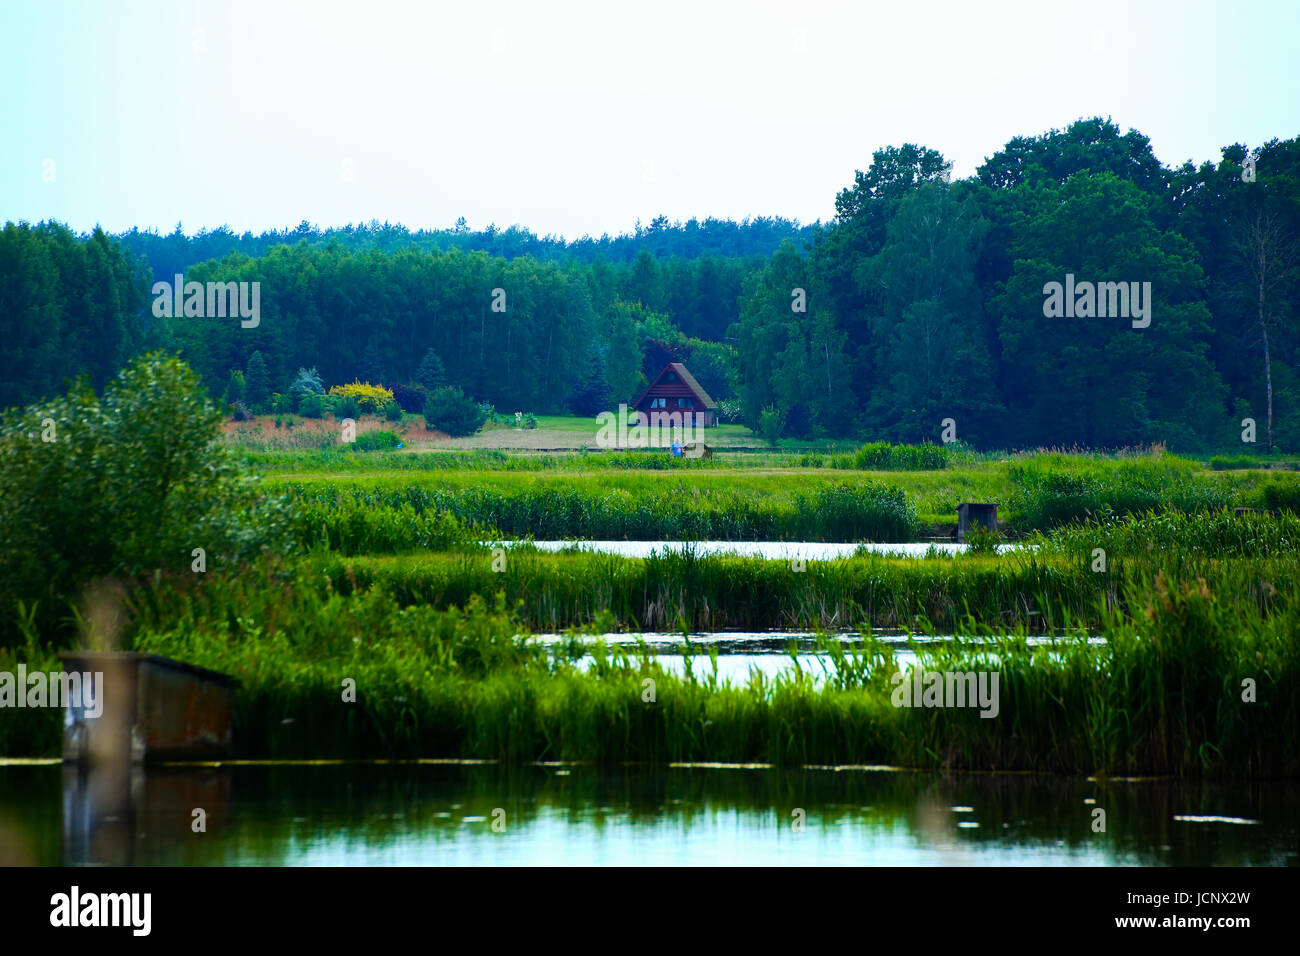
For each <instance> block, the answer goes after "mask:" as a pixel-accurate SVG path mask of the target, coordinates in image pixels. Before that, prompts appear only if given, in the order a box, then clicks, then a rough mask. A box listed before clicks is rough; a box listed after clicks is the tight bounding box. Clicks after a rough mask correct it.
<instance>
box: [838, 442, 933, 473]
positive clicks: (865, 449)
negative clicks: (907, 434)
mask: <svg viewBox="0 0 1300 956" xmlns="http://www.w3.org/2000/svg"><path fill="white" fill-rule="evenodd" d="M853 463H854V465H855V466H856V467H858V468H865V469H871V470H874V471H938V470H939V469H941V468H947V467H948V454H947V451H946V449H943V448H940V447H939V446H938V445H931V444H929V443H927V444H924V445H891V444H890V443H889V442H887V441H877V442H871V443H870V444H868V445H863V446H862V447H861V448H859V449H858V450H857V453H856V454H855V455H854V456H853Z"/></svg>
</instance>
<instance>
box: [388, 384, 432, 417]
mask: <svg viewBox="0 0 1300 956" xmlns="http://www.w3.org/2000/svg"><path fill="white" fill-rule="evenodd" d="M392 392H393V399H394V401H396V402H397V404H398V405H400V406H401V407H402V411H404V412H408V413H410V414H412V415H418V414H420V412H421V410H423V408H424V403H425V402H427V401H428V400H429V392H428V391H427V390H426V389H425V388H423V387H421V386H419V385H394V386H393V387H392Z"/></svg>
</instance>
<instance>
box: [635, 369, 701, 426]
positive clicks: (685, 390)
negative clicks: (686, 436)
mask: <svg viewBox="0 0 1300 956" xmlns="http://www.w3.org/2000/svg"><path fill="white" fill-rule="evenodd" d="M632 410H633V411H637V412H644V413H645V414H646V416H647V418H649V420H650V422H651V423H652V424H653V423H654V421H655V418H654V416H655V415H668V416H673V417H672V418H665V419H663V421H665V422H667V421H674V422H675V421H676V420H677V419H676V415H678V414H680V415H681V416H682V417H681V422H682V424H683V425H692V426H695V427H697V428H698V427H703V426H706V425H716V424H717V423H718V420H717V419H718V403H717V402H715V401H714V400H713V399H711V398H710V397H709V393H708V392H706V391H705V390H704V389H703V387H701V385H700V383H699V382H697V381H695V376H694V375H692V374H691V373H690V372H688V371H687V370H686V366H685V365H683V364H682V363H681V362H669V363H668V364H667V365H665V366H664V369H663V371H662V372H660V373H659V374H658V375H657V376H655V380H654V381H653V382H651V383H650V387H649V388H647V389H646V390H645V391H644V392H643V393H642V395H641V397H640V398H638V399H637V400H636V404H634V405H633V406H632Z"/></svg>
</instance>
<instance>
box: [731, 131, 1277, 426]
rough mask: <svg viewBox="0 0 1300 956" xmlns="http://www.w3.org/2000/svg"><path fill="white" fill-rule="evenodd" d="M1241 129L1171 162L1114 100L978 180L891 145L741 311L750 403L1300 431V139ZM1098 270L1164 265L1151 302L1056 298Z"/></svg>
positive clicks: (1122, 272) (921, 417)
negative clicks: (1246, 141)
mask: <svg viewBox="0 0 1300 956" xmlns="http://www.w3.org/2000/svg"><path fill="white" fill-rule="evenodd" d="M1222 152H1223V159H1222V161H1221V162H1219V163H1209V162H1207V163H1203V164H1202V165H1200V166H1199V167H1198V166H1194V165H1193V164H1191V163H1186V164H1184V165H1182V166H1180V167H1177V168H1168V167H1165V166H1162V165H1161V164H1160V162H1159V161H1158V160H1157V159H1156V157H1155V155H1154V154H1153V152H1152V150H1151V146H1150V142H1149V141H1148V139H1147V138H1146V137H1145V136H1143V135H1141V134H1140V133H1138V132H1137V131H1132V130H1130V131H1129V132H1127V133H1121V131H1120V130H1119V128H1118V127H1117V126H1116V125H1115V124H1113V123H1112V122H1110V121H1109V120H1100V119H1092V120H1080V121H1078V122H1076V123H1074V124H1072V125H1071V126H1069V127H1068V128H1067V129H1065V130H1053V131H1051V132H1049V133H1047V134H1044V135H1042V136H1037V137H1018V138H1016V139H1013V140H1012V141H1011V142H1010V143H1008V144H1007V145H1006V147H1004V148H1003V149H1002V150H1000V151H999V152H997V153H996V154H995V155H994V156H992V157H991V158H989V159H988V160H986V162H985V163H984V164H983V165H982V166H980V167H979V169H978V170H977V171H976V174H975V175H974V176H973V177H971V178H969V179H965V180H959V181H956V182H949V170H948V167H947V164H946V162H945V160H944V157H943V156H942V155H941V154H940V153H938V152H937V151H935V150H932V149H929V148H926V147H923V146H916V145H910V144H909V145H904V146H902V147H891V148H887V149H882V150H879V151H877V152H876V153H875V154H874V156H873V160H872V163H871V165H870V166H869V167H868V169H867V170H866V171H859V172H858V173H857V174H856V176H855V179H854V182H853V185H852V186H850V187H848V188H847V189H845V190H843V191H842V192H841V193H840V194H839V196H838V197H837V200H836V217H835V219H834V221H833V222H832V223H830V224H829V225H828V226H827V227H826V228H823V229H819V230H817V233H816V236H815V238H814V240H813V241H812V242H811V243H809V244H807V246H806V247H805V248H803V249H800V248H797V247H796V246H795V245H794V244H793V243H787V244H785V245H784V246H783V247H782V249H780V250H778V251H777V253H776V254H775V255H774V256H773V257H772V259H771V261H770V262H769V263H768V264H767V266H766V267H765V268H764V269H762V270H760V271H759V272H757V273H755V274H754V275H752V276H751V277H750V279H749V280H748V282H747V284H746V287H745V291H744V294H743V296H742V299H741V316H740V319H739V320H738V321H737V323H736V325H735V326H734V327H733V329H732V330H731V333H730V334H731V337H732V339H733V340H734V342H735V344H736V351H735V355H736V360H737V363H738V364H737V369H736V373H735V375H734V378H733V380H734V382H735V386H736V390H737V392H738V394H739V397H740V399H741V402H742V405H743V408H744V416H745V419H746V421H748V422H750V423H752V424H757V423H758V422H759V421H760V420H761V418H762V415H763V412H764V410H765V409H766V410H768V411H769V413H779V414H780V415H781V416H782V419H783V424H784V428H785V430H786V433H787V434H794V435H816V434H829V435H836V434H844V433H850V434H865V435H870V436H873V437H880V438H889V439H893V440H899V441H918V440H927V439H928V440H931V441H935V440H939V439H940V438H941V437H945V436H944V435H943V431H944V429H945V428H948V429H949V430H955V433H956V437H957V438H958V439H961V440H965V441H967V442H970V443H972V444H975V445H977V446H983V447H1027V446H1041V445H1056V446H1073V445H1080V446H1087V447H1098V446H1106V447H1122V446H1130V445H1137V444H1142V443H1148V442H1164V443H1166V444H1167V445H1168V446H1169V447H1170V448H1173V449H1186V450H1195V449H1204V448H1207V447H1210V448H1221V447H1225V446H1230V445H1232V444H1234V443H1239V442H1240V441H1241V440H1242V436H1243V435H1244V434H1247V433H1249V431H1250V429H1252V428H1253V429H1255V434H1256V437H1257V442H1256V444H1255V445H1254V448H1253V449H1252V450H1254V449H1263V448H1266V447H1268V444H1269V436H1270V435H1271V439H1272V441H1273V442H1274V443H1276V444H1278V445H1281V446H1282V447H1284V448H1288V449H1291V450H1295V449H1297V448H1300V415H1297V411H1298V410H1300V352H1298V351H1297V348H1298V345H1300V343H1298V341H1297V335H1296V331H1297V322H1296V319H1297V314H1298V312H1297V310H1298V308H1300V253H1298V251H1297V237H1300V145H1298V143H1297V140H1296V139H1291V140H1286V141H1277V140H1274V141H1272V142H1270V143H1267V144H1265V145H1264V146H1262V147H1259V148H1258V149H1256V150H1253V151H1248V150H1247V148H1246V147H1245V146H1242V145H1240V144H1237V145H1232V146H1228V147H1225V148H1224V149H1223V151H1222ZM1075 279H1078V280H1079V282H1080V289H1083V287H1084V283H1090V284H1093V285H1097V286H1098V288H1100V285H1099V284H1101V283H1107V284H1109V283H1125V288H1124V290H1123V291H1125V293H1127V292H1128V291H1129V286H1130V284H1131V283H1139V284H1146V283H1149V286H1145V285H1140V286H1139V287H1138V288H1139V290H1140V289H1141V288H1149V290H1150V293H1151V301H1150V302H1147V303H1145V304H1144V306H1143V307H1144V308H1149V311H1150V314H1149V317H1148V318H1149V325H1146V326H1145V327H1141V328H1139V327H1135V326H1138V325H1141V324H1142V323H1141V322H1139V321H1137V320H1136V319H1135V320H1134V321H1132V322H1130V321H1128V320H1127V319H1125V318H1123V317H1106V316H1103V315H1101V314H1099V313H1100V312H1101V311H1102V309H1101V308H1100V306H1099V305H1098V303H1097V302H1094V301H1092V300H1091V299H1089V301H1088V303H1087V308H1086V309H1084V308H1082V306H1083V304H1084V300H1083V299H1082V298H1081V299H1080V305H1081V309H1080V311H1079V313H1078V315H1075V314H1074V312H1073V310H1070V312H1068V313H1066V315H1060V314H1053V315H1051V316H1049V315H1048V314H1047V313H1049V312H1053V310H1052V309H1051V307H1050V303H1049V304H1048V305H1047V306H1045V301H1046V299H1047V298H1048V297H1047V296H1045V291H1046V290H1047V288H1048V285H1049V283H1057V284H1066V285H1072V284H1073V282H1074V280H1075ZM795 290H798V291H797V292H796V291H795ZM1108 291H1111V292H1115V293H1118V291H1120V290H1119V289H1117V288H1116V289H1111V290H1108ZM1089 294H1090V295H1091V290H1089ZM1081 295H1082V293H1081ZM1067 315H1068V317H1067ZM946 420H951V423H950V424H949V425H945V424H944V423H945V421H946ZM1246 420H1251V422H1253V424H1248V425H1246V426H1243V424H1242V423H1243V421H1246Z"/></svg>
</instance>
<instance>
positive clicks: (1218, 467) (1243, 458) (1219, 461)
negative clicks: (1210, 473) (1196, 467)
mask: <svg viewBox="0 0 1300 956" xmlns="http://www.w3.org/2000/svg"><path fill="white" fill-rule="evenodd" d="M1210 467H1211V468H1212V469H1213V470H1215V471H1232V470H1235V469H1239V468H1263V467H1266V466H1265V465H1264V464H1263V463H1262V462H1261V461H1260V460H1259V459H1258V458H1252V457H1251V456H1250V455H1215V456H1214V457H1213V458H1211V459H1210Z"/></svg>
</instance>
